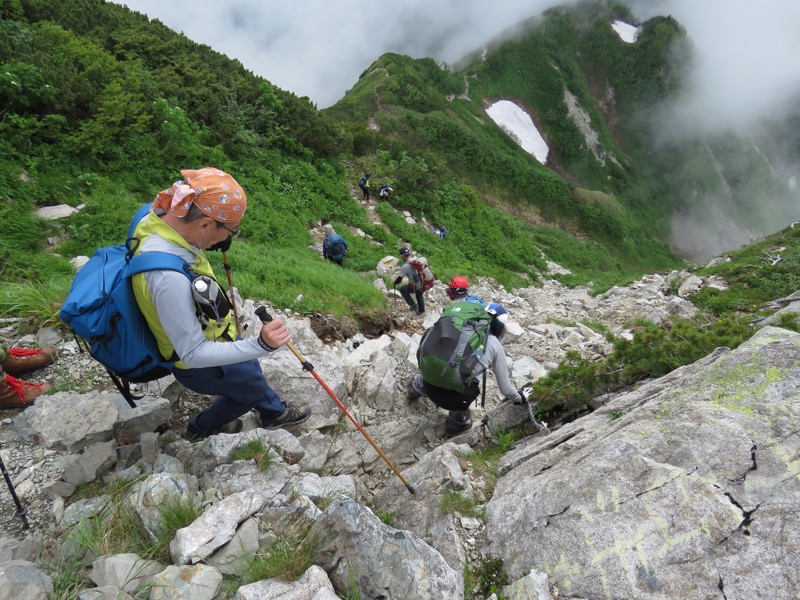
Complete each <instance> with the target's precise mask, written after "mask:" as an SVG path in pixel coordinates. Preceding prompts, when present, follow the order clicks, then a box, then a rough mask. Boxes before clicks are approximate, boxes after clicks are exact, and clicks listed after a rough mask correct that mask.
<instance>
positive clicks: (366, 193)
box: [358, 173, 371, 200]
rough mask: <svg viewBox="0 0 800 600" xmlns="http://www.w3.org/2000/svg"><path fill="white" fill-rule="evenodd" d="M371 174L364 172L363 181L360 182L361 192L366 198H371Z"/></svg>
mask: <svg viewBox="0 0 800 600" xmlns="http://www.w3.org/2000/svg"><path fill="white" fill-rule="evenodd" d="M370 177H371V175H370V174H369V173H364V175H363V176H362V177H361V181H359V182H358V187H360V188H361V192H362V193H363V194H364V200H369V178H370Z"/></svg>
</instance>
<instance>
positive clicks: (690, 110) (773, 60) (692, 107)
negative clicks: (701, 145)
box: [631, 0, 800, 133]
mask: <svg viewBox="0 0 800 600" xmlns="http://www.w3.org/2000/svg"><path fill="white" fill-rule="evenodd" d="M631 6H632V10H633V12H634V14H635V15H636V16H637V17H639V18H641V19H642V20H645V19H646V18H649V17H650V16H653V15H654V14H661V15H668V14H670V15H672V16H673V17H675V18H676V19H677V20H678V22H679V23H681V24H682V25H683V26H684V27H685V28H686V31H687V34H688V36H689V39H690V41H691V43H692V45H693V46H694V48H695V51H696V58H695V66H694V68H693V70H692V71H691V73H690V76H689V80H688V84H689V85H688V89H687V92H686V94H685V95H684V96H683V97H682V98H681V99H680V100H679V101H678V102H677V103H676V106H674V107H673V109H674V110H675V111H676V112H675V117H676V118H678V119H680V120H681V121H683V122H684V124H685V126H686V127H687V128H688V129H689V130H690V131H693V132H695V133H697V132H703V131H704V132H715V131H724V130H729V129H733V130H747V129H749V128H750V127H751V126H753V125H755V124H758V122H759V121H761V120H763V119H764V118H766V117H771V118H780V117H782V116H784V114H785V113H786V111H787V110H788V109H790V108H791V104H790V103H792V102H794V104H795V106H796V104H797V95H798V93H800V35H798V31H800V2H787V1H785V0H764V1H762V2H759V3H758V4H755V3H751V2H744V1H743V0H656V1H653V0H638V1H637V0H631Z"/></svg>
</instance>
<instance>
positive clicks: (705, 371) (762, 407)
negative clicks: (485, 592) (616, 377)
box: [483, 328, 800, 599]
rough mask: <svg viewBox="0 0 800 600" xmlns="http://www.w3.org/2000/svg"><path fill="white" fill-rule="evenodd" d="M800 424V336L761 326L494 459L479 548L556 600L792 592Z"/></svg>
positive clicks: (799, 558)
mask: <svg viewBox="0 0 800 600" xmlns="http://www.w3.org/2000/svg"><path fill="white" fill-rule="evenodd" d="M620 414H621V415H622V416H621V417H620V416H619V415H620ZM617 417H618V418H617ZM799 425H800V335H798V334H796V333H793V332H790V331H786V330H782V329H772V328H767V329H764V330H762V331H760V332H759V333H757V334H756V335H755V336H754V337H753V338H751V340H750V341H749V342H747V343H745V344H743V345H742V346H740V347H739V348H737V349H736V350H734V351H732V352H720V353H716V354H713V355H711V356H710V357H707V358H705V359H703V360H701V361H698V362H697V363H695V364H693V365H689V366H687V367H683V368H681V369H678V370H677V371H674V372H673V373H670V374H669V375H667V376H666V377H663V378H661V379H659V380H656V381H653V382H650V383H647V384H645V385H642V386H641V387H639V388H638V389H637V390H635V391H632V392H630V393H627V394H623V395H619V396H617V397H616V398H614V399H613V400H611V401H610V402H609V403H608V404H606V406H605V407H604V408H602V409H600V410H597V411H596V412H594V413H593V414H592V415H590V416H588V417H584V418H583V419H580V420H579V421H576V422H574V423H572V424H570V425H567V426H565V427H563V428H561V429H560V430H558V431H557V432H555V433H554V434H552V435H550V436H547V437H544V438H539V439H535V440H532V441H531V442H530V443H528V444H520V445H519V446H518V448H517V449H516V450H515V451H513V452H511V453H509V454H507V455H506V457H505V459H504V465H502V466H501V472H504V473H505V474H504V475H503V476H502V477H500V478H499V480H498V481H497V487H496V490H495V494H494V496H493V498H492V499H491V501H490V502H489V504H488V506H487V525H486V544H485V546H484V548H483V552H484V554H485V555H487V556H496V557H499V558H502V559H503V561H504V565H505V568H506V570H507V571H508V572H509V573H510V574H511V575H512V577H516V578H519V577H522V576H524V575H526V574H527V573H529V572H530V571H531V570H532V569H534V568H535V569H537V570H540V571H542V572H544V573H546V574H547V575H548V576H549V577H550V580H551V581H553V580H555V581H556V582H557V584H558V587H559V589H560V590H561V592H562V593H563V594H566V595H567V596H568V597H582V598H641V599H666V598H718V597H721V595H722V594H724V597H727V598H733V597H735V598H757V597H761V598H767V597H768V598H786V599H789V598H797V597H799V596H800V581H798V572H800V554H798V553H797V552H795V551H793V550H792V551H789V550H788V549H789V548H793V549H796V548H797V547H798V546H799V545H800V523H799V522H798V521H797V519H795V518H794V515H795V512H796V507H797V506H798V503H800V481H799V480H798V477H797V474H798V472H800V459H798V456H800V436H798V435H797V431H798V426H799Z"/></svg>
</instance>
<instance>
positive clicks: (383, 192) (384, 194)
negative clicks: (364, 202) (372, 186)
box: [378, 183, 394, 200]
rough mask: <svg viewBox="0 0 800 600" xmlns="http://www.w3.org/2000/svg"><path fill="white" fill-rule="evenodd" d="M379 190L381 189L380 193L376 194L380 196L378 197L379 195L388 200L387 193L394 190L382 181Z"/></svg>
mask: <svg viewBox="0 0 800 600" xmlns="http://www.w3.org/2000/svg"><path fill="white" fill-rule="evenodd" d="M380 190H381V191H380V193H379V194H378V196H380V197H381V199H383V200H388V199H389V194H390V193H391V192H393V191H394V190H393V189H392V188H390V187H389V185H388V184H386V183H384V184H383V185H382V186H381V188H380Z"/></svg>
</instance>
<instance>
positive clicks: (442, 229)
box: [431, 225, 447, 239]
mask: <svg viewBox="0 0 800 600" xmlns="http://www.w3.org/2000/svg"><path fill="white" fill-rule="evenodd" d="M431 233H433V234H434V235H438V236H439V237H440V238H442V239H444V236H446V235H447V226H446V225H439V226H438V227H437V228H436V229H434V230H433V231H432V232H431Z"/></svg>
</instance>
